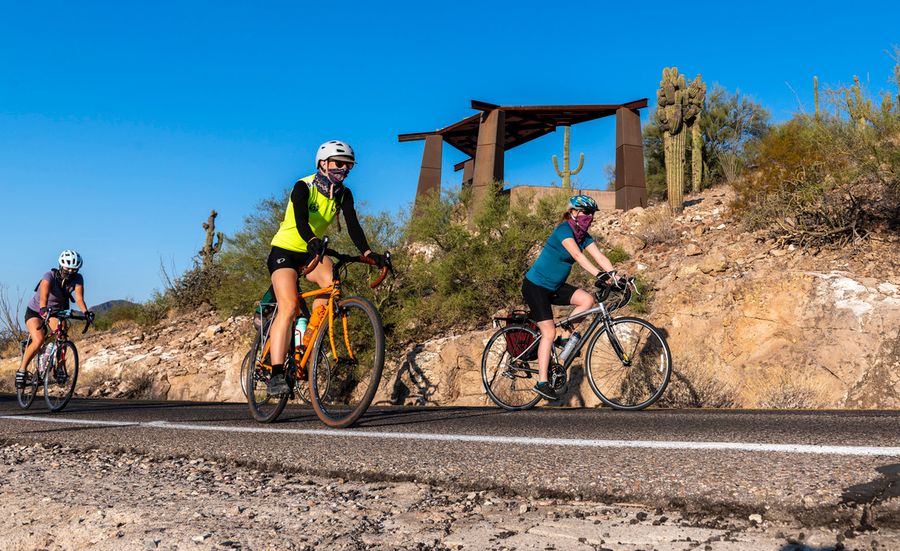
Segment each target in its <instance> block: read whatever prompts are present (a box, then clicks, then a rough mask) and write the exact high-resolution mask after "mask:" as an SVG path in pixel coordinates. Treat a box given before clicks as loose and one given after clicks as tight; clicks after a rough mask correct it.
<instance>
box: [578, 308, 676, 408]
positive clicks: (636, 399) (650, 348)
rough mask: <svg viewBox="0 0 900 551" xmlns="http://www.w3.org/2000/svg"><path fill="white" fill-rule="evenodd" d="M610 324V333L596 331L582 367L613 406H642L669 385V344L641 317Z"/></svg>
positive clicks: (654, 399) (618, 319) (594, 386)
mask: <svg viewBox="0 0 900 551" xmlns="http://www.w3.org/2000/svg"><path fill="white" fill-rule="evenodd" d="M610 326H611V328H612V333H611V334H610V333H608V332H607V331H605V330H601V331H598V332H597V333H596V334H595V335H594V338H593V339H591V342H590V344H588V349H587V359H586V363H585V368H586V371H587V373H588V381H589V382H590V384H591V389H592V390H593V391H594V394H596V395H597V397H598V398H600V400H601V401H603V403H604V404H606V405H608V406H610V407H612V408H615V409H624V410H632V411H634V410H639V409H644V408H645V407H647V406H649V405H651V404H653V403H654V402H655V401H656V400H658V399H659V397H660V396H661V395H662V393H663V391H664V390H665V389H666V385H667V384H669V377H671V376H672V354H671V353H670V352H669V345H668V344H666V339H665V338H663V336H662V335H661V334H660V332H659V330H658V329H656V327H654V326H653V325H652V324H651V323H649V322H647V321H644V320H642V319H638V318H624V317H623V318H616V319H614V320H612V321H611V322H610ZM616 349H618V351H617V350H616Z"/></svg>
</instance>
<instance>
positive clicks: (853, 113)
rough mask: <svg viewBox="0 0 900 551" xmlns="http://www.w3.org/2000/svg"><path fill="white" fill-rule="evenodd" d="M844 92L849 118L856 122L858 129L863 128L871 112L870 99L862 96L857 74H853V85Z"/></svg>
mask: <svg viewBox="0 0 900 551" xmlns="http://www.w3.org/2000/svg"><path fill="white" fill-rule="evenodd" d="M851 91H852V92H853V96H852V97H851V96H850V92H851ZM844 94H845V96H846V100H847V112H848V113H849V114H850V118H851V119H853V121H854V122H855V123H856V128H857V129H858V130H863V129H864V128H865V127H866V121H867V120H868V119H869V118H870V117H871V114H872V100H868V99H864V98H863V95H862V86H861V85H860V84H859V77H858V76H856V75H853V86H851V87H850V90H846V91H844Z"/></svg>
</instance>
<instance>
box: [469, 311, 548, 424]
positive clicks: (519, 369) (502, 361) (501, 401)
mask: <svg viewBox="0 0 900 551" xmlns="http://www.w3.org/2000/svg"><path fill="white" fill-rule="evenodd" d="M521 331H524V332H527V333H529V334H530V335H531V338H532V339H535V340H540V338H541V336H540V333H537V332H536V331H534V330H532V329H529V328H527V327H524V326H521V325H510V326H508V327H504V328H502V329H500V330H499V331H497V332H496V333H494V335H493V336H492V337H491V338H490V339H489V340H488V343H487V345H486V346H485V347H484V352H483V353H482V355H481V380H482V382H483V383H484V390H485V392H487V395H488V396H489V397H490V398H491V400H493V401H494V403H495V404H497V405H498V406H500V407H502V408H504V409H508V410H511V411H517V410H523V409H531V408H533V407H534V406H535V404H537V403H538V402H539V401H540V400H541V397H540V396H538V395H537V394H536V393H535V392H534V390H532V388H533V387H534V384H535V383H536V382H537V376H536V375H535V374H532V373H529V372H528V371H525V370H524V369H526V368H529V367H531V368H532V369H537V361H534V362H532V363H533V366H529V363H528V362H527V361H524V360H522V359H517V358H516V357H514V356H513V355H512V354H510V353H509V350H507V335H508V334H509V333H513V332H521ZM513 340H516V339H513ZM524 355H525V354H520V355H519V356H520V357H521V356H524Z"/></svg>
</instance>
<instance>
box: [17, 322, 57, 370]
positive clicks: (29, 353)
mask: <svg viewBox="0 0 900 551" xmlns="http://www.w3.org/2000/svg"><path fill="white" fill-rule="evenodd" d="M50 323H51V324H52V325H53V326H54V327H55V326H56V320H55V319H51V320H50ZM25 327H26V328H27V329H28V334H29V335H31V343H30V344H29V345H28V346H27V347H26V348H25V355H24V356H22V363H21V364H19V371H22V372H24V371H25V366H26V365H28V362H30V361H31V360H32V359H34V355H35V354H37V351H38V349H39V348H40V347H41V345H43V344H44V340H45V336H44V322H43V320H41V318H31V319H29V320H28V321H27V322H25Z"/></svg>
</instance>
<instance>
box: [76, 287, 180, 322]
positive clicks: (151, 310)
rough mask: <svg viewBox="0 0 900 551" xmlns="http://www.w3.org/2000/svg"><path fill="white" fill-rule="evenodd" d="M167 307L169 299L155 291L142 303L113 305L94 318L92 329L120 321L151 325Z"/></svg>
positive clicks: (160, 316) (161, 317)
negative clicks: (151, 296)
mask: <svg viewBox="0 0 900 551" xmlns="http://www.w3.org/2000/svg"><path fill="white" fill-rule="evenodd" d="M169 308H171V304H170V302H169V300H168V299H167V298H166V297H165V296H164V295H162V294H160V293H156V294H154V296H153V298H151V299H150V300H148V301H147V302H145V303H143V304H136V303H125V304H118V305H116V306H113V307H112V308H110V309H109V310H108V311H106V312H104V313H102V314H100V315H98V316H97V317H96V319H94V329H96V330H98V331H105V330H107V329H110V328H112V326H113V325H115V324H116V323H117V322H120V321H131V322H134V323H137V324H138V325H141V326H143V327H151V326H153V325H156V324H157V323H159V322H160V321H162V320H163V319H164V318H165V317H166V313H167V312H168V311H169Z"/></svg>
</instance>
